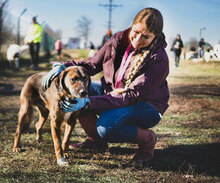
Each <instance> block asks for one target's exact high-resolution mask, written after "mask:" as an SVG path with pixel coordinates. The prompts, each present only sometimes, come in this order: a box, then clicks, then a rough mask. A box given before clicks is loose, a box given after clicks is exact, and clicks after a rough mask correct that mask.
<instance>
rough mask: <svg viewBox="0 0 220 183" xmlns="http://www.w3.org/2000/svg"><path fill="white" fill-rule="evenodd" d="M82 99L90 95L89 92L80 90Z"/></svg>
mask: <svg viewBox="0 0 220 183" xmlns="http://www.w3.org/2000/svg"><path fill="white" fill-rule="evenodd" d="M80 95H81V97H86V96H87V95H88V92H87V91H86V90H80Z"/></svg>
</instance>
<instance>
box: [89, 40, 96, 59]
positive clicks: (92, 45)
mask: <svg viewBox="0 0 220 183" xmlns="http://www.w3.org/2000/svg"><path fill="white" fill-rule="evenodd" d="M89 49H90V50H89V55H88V57H93V56H94V55H95V46H94V44H93V42H92V41H90V46H89Z"/></svg>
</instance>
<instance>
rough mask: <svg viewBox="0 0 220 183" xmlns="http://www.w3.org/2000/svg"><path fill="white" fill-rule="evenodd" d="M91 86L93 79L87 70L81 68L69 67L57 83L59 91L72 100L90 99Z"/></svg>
mask: <svg viewBox="0 0 220 183" xmlns="http://www.w3.org/2000/svg"><path fill="white" fill-rule="evenodd" d="M90 84H91V79H90V77H89V75H88V72H87V70H86V69H84V68H83V67H80V66H71V67H68V68H67V69H65V70H64V71H63V72H62V73H61V74H60V75H59V77H58V79H57V81H56V86H57V88H58V91H59V92H60V93H62V95H63V96H66V97H68V98H72V99H73V98H85V97H88V94H89V89H90Z"/></svg>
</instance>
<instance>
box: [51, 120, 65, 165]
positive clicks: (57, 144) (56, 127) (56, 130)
mask: <svg viewBox="0 0 220 183" xmlns="http://www.w3.org/2000/svg"><path fill="white" fill-rule="evenodd" d="M60 125H61V124H60V123H59V122H58V120H55V119H51V132H52V136H53V143H54V149H55V154H56V158H57V164H58V165H60V166H66V165H68V162H67V161H66V159H65V158H64V157H63V150H62V147H61V136H60Z"/></svg>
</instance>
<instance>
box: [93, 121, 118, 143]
mask: <svg viewBox="0 0 220 183" xmlns="http://www.w3.org/2000/svg"><path fill="white" fill-rule="evenodd" d="M96 130H97V133H98V134H99V136H100V137H101V138H102V139H104V140H107V141H111V140H112V139H113V137H115V136H117V135H118V134H119V132H120V128H118V127H110V126H103V125H97V126H96Z"/></svg>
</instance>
